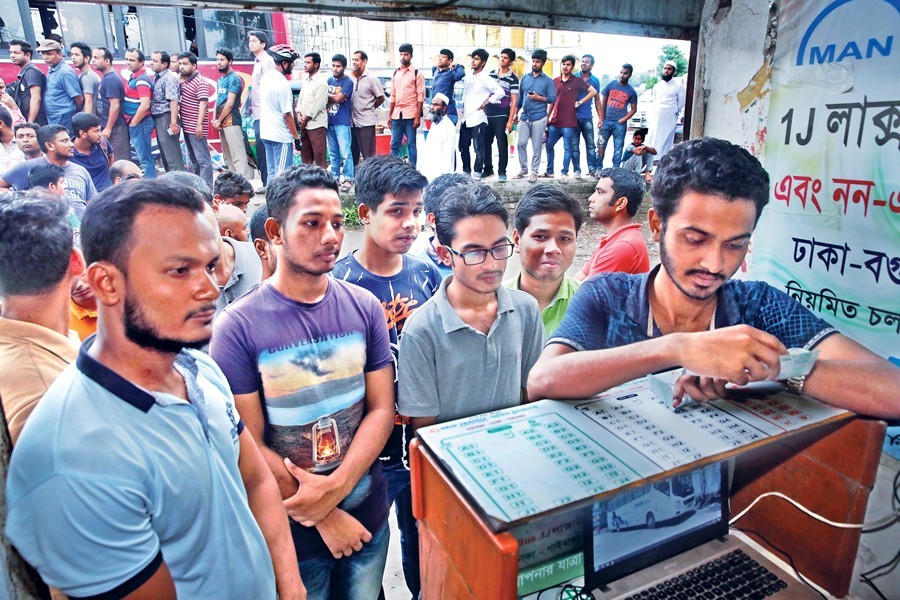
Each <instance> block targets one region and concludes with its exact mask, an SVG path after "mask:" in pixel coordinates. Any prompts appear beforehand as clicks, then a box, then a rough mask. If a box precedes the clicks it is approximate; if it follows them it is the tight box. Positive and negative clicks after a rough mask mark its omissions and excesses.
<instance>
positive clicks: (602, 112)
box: [597, 92, 609, 128]
mask: <svg viewBox="0 0 900 600" xmlns="http://www.w3.org/2000/svg"><path fill="white" fill-rule="evenodd" d="M599 96H600V106H599V107H598V108H597V127H598V128H599V127H603V121H604V120H605V119H606V100H607V98H609V96H608V95H607V94H604V93H603V92H600V94H599Z"/></svg>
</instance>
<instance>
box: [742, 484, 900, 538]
mask: <svg viewBox="0 0 900 600" xmlns="http://www.w3.org/2000/svg"><path fill="white" fill-rule="evenodd" d="M767 496H775V497H776V498H781V499H782V500H787V501H788V502H790V503H791V504H793V505H794V506H795V507H797V508H798V509H800V510H801V511H803V512H805V513H806V514H807V515H809V516H810V517H812V518H814V519H816V520H818V521H821V522H823V523H825V524H826V525H831V526H832V527H837V528H839V529H863V530H865V529H877V528H879V527H883V526H884V525H887V524H888V523H891V522H893V521H895V520H897V519H898V518H900V511H896V510H895V511H893V512H891V513H890V514H888V515H887V516H885V517H883V518H881V519H878V520H877V521H872V522H871V523H838V522H836V521H832V520H830V519H826V518H825V517H823V516H822V515H820V514H818V513H815V512H813V511H811V510H810V509H808V508H806V507H805V506H803V505H802V504H800V503H799V502H797V501H796V500H794V499H793V498H790V497H788V496H785V495H784V494H782V493H781V492H766V493H765V494H761V495H759V496H757V497H756V499H755V500H753V502H751V503H750V506H748V507H747V508H745V509H744V510H742V511H741V512H739V513H738V514H737V515H735V516H734V517H732V518H731V520H730V521H728V524H729V525H734V523H735V522H736V521H737V520H738V519H740V518H741V517H743V516H744V515H745V514H747V513H748V512H749V511H750V509H751V508H753V507H754V506H756V503H757V502H759V501H760V500H762V499H763V498H765V497H767Z"/></svg>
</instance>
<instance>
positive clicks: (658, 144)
mask: <svg viewBox="0 0 900 600" xmlns="http://www.w3.org/2000/svg"><path fill="white" fill-rule="evenodd" d="M677 70H678V65H676V64H675V61H673V60H667V61H666V63H665V65H664V66H663V74H662V79H660V80H659V82H658V83H657V84H656V85H655V86H653V92H652V94H653V95H652V98H653V99H652V102H653V111H652V114H651V115H650V118H649V120H648V123H647V126H648V127H649V129H650V132H649V135H648V137H649V139H648V140H647V145H648V146H650V147H652V148H656V152H657V154H656V160H657V161H658V160H660V159H661V158H662V157H663V156H665V154H666V152H668V151H669V150H671V149H672V142H673V141H674V140H675V127H676V125H678V115H679V114H680V113H681V111H682V110H684V100H685V90H684V86H683V85H681V82H680V81H678V80H677V79H675V71H677Z"/></svg>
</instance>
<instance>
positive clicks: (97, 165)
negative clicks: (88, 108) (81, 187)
mask: <svg viewBox="0 0 900 600" xmlns="http://www.w3.org/2000/svg"><path fill="white" fill-rule="evenodd" d="M72 129H73V131H74V132H75V138H74V139H73V140H72V144H73V145H74V146H75V151H74V153H73V155H72V162H73V163H75V164H77V165H81V166H82V167H84V168H85V169H87V172H88V173H90V175H91V181H93V182H94V187H95V188H97V191H98V192H102V191H103V190H105V189H106V188H108V187H112V180H111V179H110V178H109V168H110V167H111V166H112V164H113V163H114V162H116V157H115V149H114V148H113V145H112V144H111V143H110V142H108V141H106V138H104V137H103V136H102V135H101V134H100V119H99V118H98V117H96V116H95V115H93V114H90V113H75V115H74V116H73V117H72Z"/></svg>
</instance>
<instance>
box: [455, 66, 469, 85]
mask: <svg viewBox="0 0 900 600" xmlns="http://www.w3.org/2000/svg"><path fill="white" fill-rule="evenodd" d="M465 77H466V68H465V67H464V66H462V65H456V66H454V67H453V83H456V82H457V81H462V80H463V79H464V78H465Z"/></svg>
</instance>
